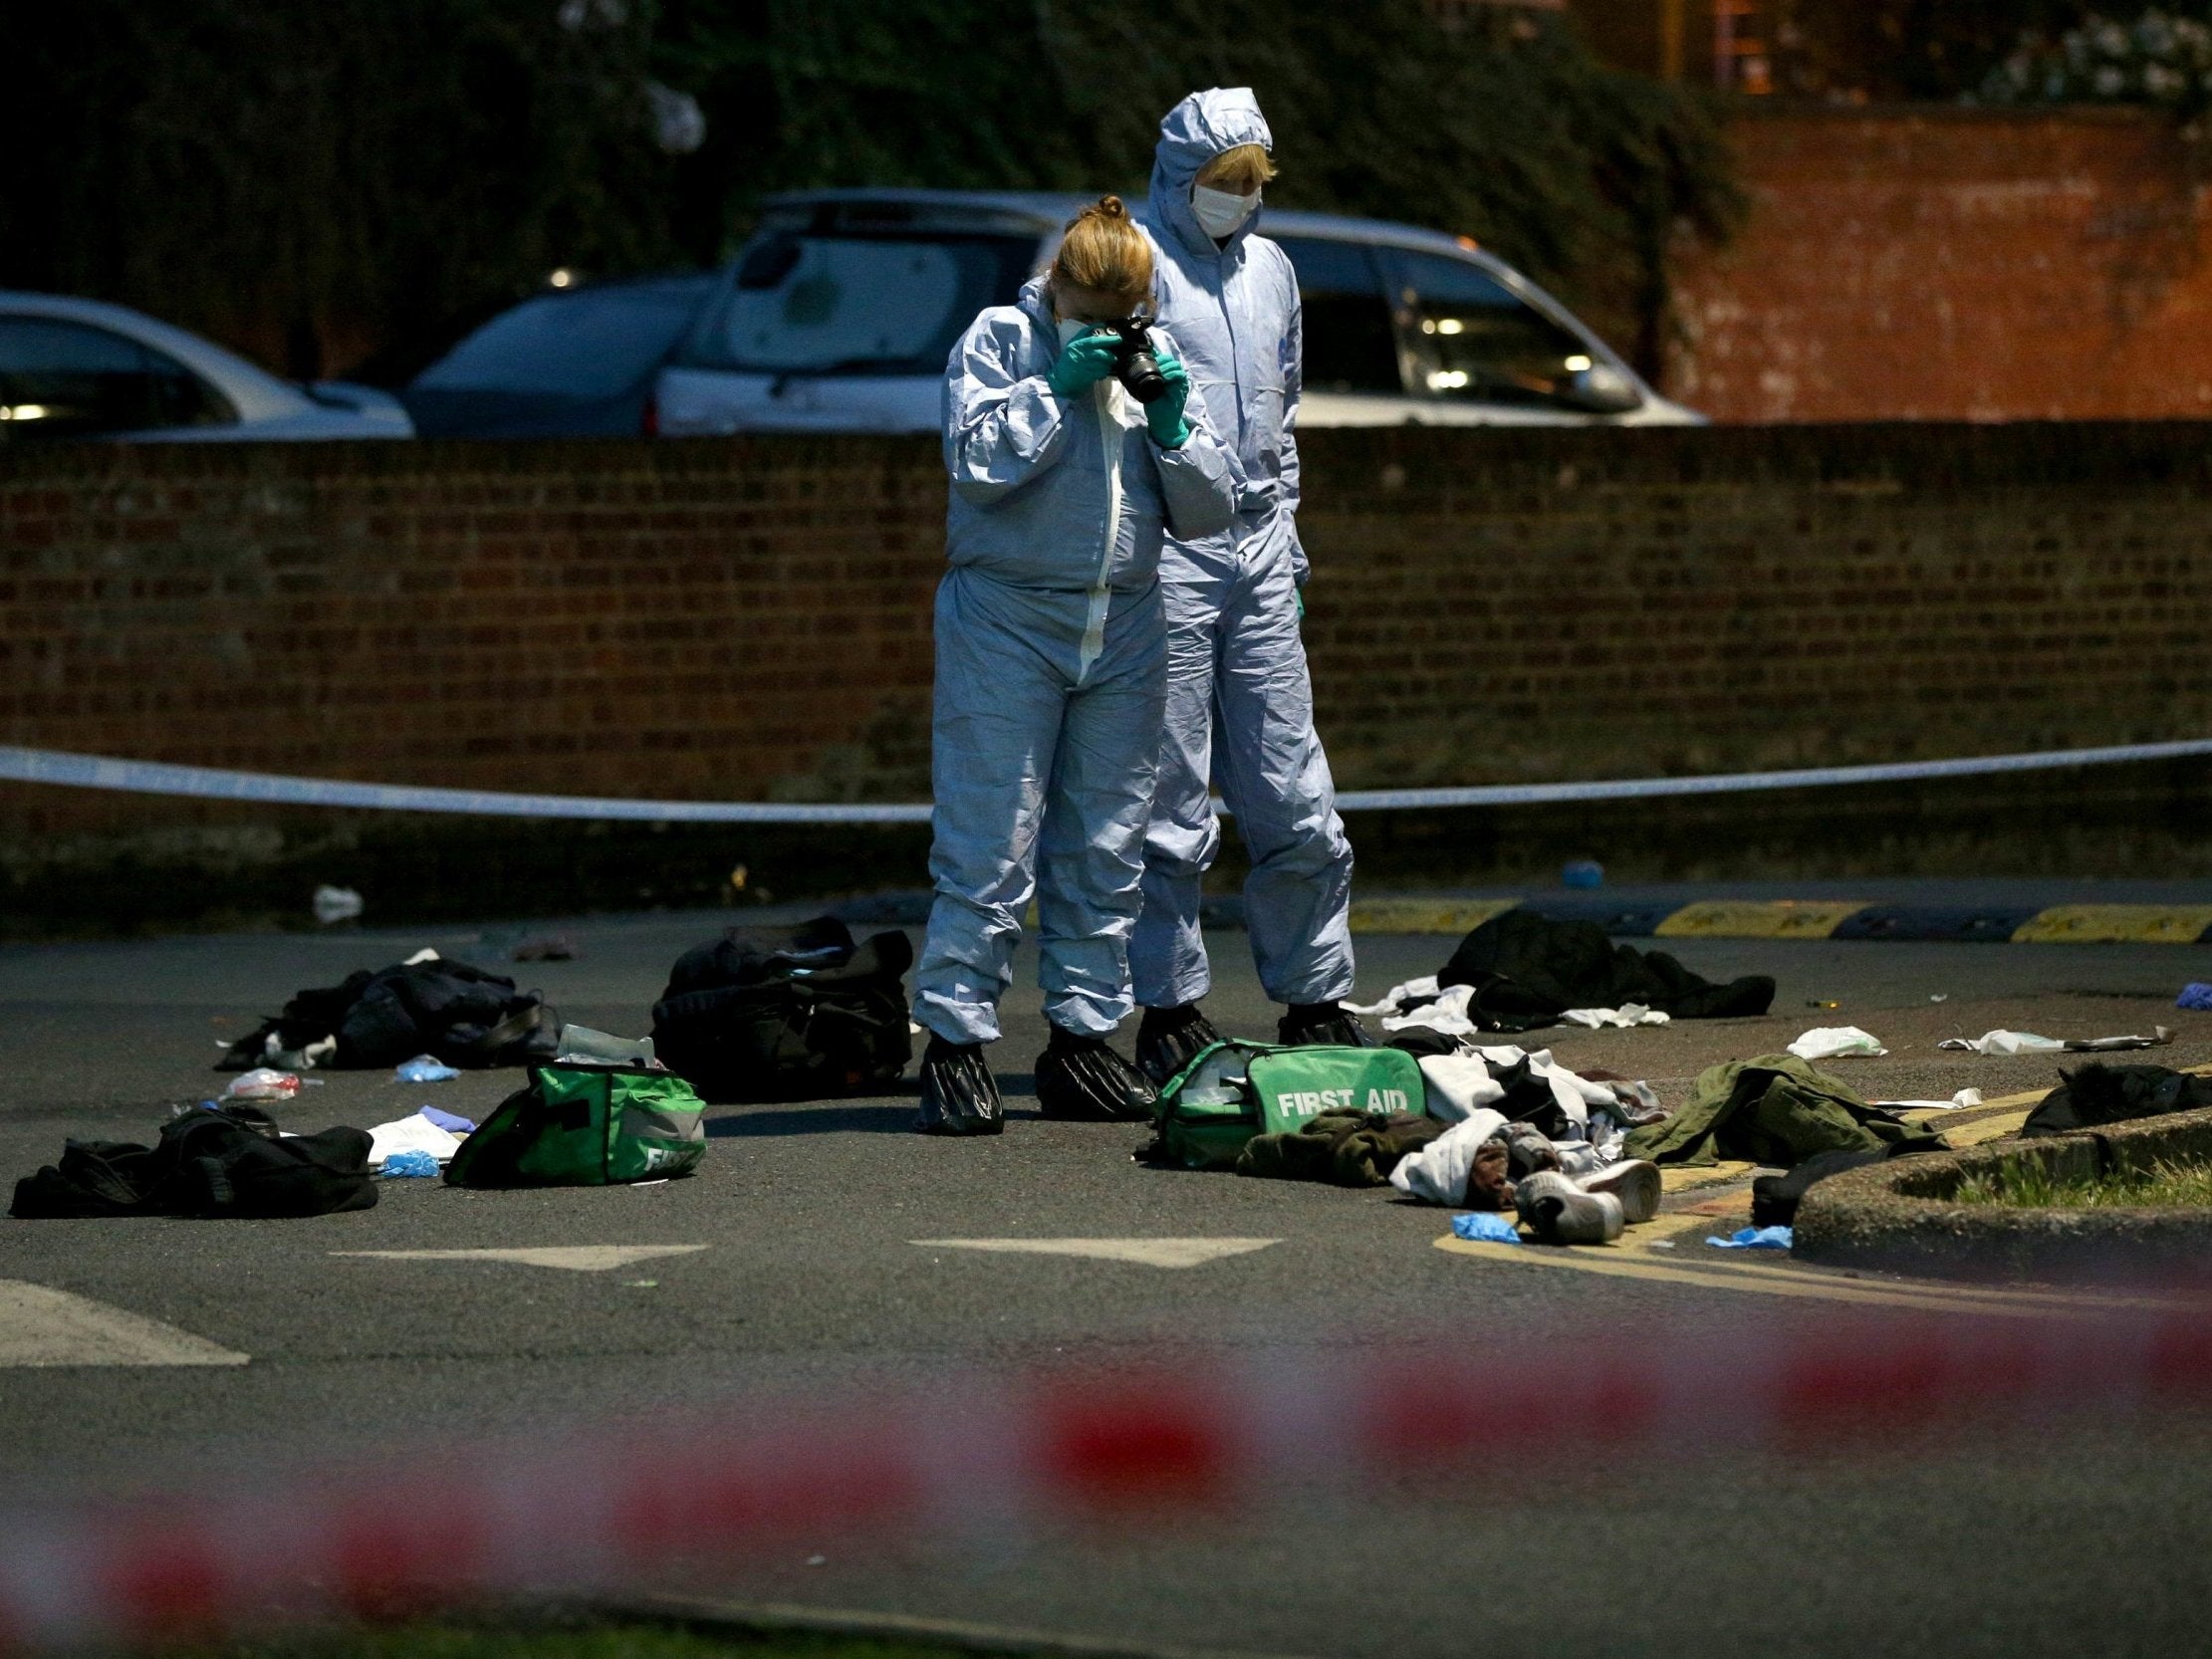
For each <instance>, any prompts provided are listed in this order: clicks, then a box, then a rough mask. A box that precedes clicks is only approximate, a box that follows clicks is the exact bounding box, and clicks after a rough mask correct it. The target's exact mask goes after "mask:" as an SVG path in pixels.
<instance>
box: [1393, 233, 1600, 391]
mask: <svg viewBox="0 0 2212 1659" xmlns="http://www.w3.org/2000/svg"><path fill="white" fill-rule="evenodd" d="M1384 257H1385V260H1386V262H1387V263H1388V264H1389V265H1390V266H1391V267H1392V268H1393V273H1394V278H1395V283H1396V286H1397V289H1398V293H1397V301H1398V307H1397V314H1398V321H1399V325H1400V328H1401V329H1402V330H1403V336H1402V338H1403V340H1404V343H1405V348H1406V355H1408V356H1409V357H1411V359H1412V363H1413V384H1414V387H1415V389H1416V390H1418V391H1422V392H1425V393H1427V394H1428V395H1430V396H1433V397H1442V398H1450V399H1454V400H1459V401H1467V402H1480V403H1506V404H1519V405H1526V406H1538V407H1541V406H1547V405H1556V406H1573V405H1572V402H1571V399H1570V397H1569V391H1570V388H1571V386H1572V384H1573V377H1574V375H1575V373H1576V372H1577V371H1578V370H1580V369H1587V368H1588V367H1590V366H1591V363H1592V360H1593V358H1592V356H1591V348H1590V346H1589V345H1588V344H1587V343H1586V342H1584V341H1583V340H1581V339H1580V338H1578V337H1577V336H1576V335H1574V334H1573V333H1571V332H1570V331H1568V330H1567V329H1565V328H1562V327H1561V326H1560V325H1559V324H1558V323H1556V322H1554V321H1553V320H1552V319H1551V318H1549V317H1546V316H1545V315H1544V314H1543V313H1542V312H1540V311H1538V310H1537V309H1536V308H1535V307H1534V306H1532V305H1530V304H1529V302H1528V301H1526V300H1524V299H1522V298H1521V297H1520V296H1519V295H1518V294H1515V293H1514V292H1513V291H1512V290H1511V289H1510V288H1508V287H1506V285H1505V284H1504V283H1502V282H1500V281H1499V280H1498V279H1497V278H1496V277H1494V276H1492V275H1491V274H1490V273H1489V272H1488V271H1486V270H1484V269H1483V268H1482V266H1480V265H1478V264H1476V263H1475V262H1474V261H1473V260H1469V259H1454V258H1451V257H1450V256H1448V255H1444V254H1427V253H1414V252H1410V251H1406V250H1398V249H1393V250H1391V251H1389V252H1388V253H1387V254H1386V255H1385V256H1384Z"/></svg>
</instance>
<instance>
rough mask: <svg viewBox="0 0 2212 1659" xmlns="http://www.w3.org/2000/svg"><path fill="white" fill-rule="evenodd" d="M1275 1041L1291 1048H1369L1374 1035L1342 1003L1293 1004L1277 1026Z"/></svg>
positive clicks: (1372, 1044)
mask: <svg viewBox="0 0 2212 1659" xmlns="http://www.w3.org/2000/svg"><path fill="white" fill-rule="evenodd" d="M1275 1040H1276V1042H1278V1043H1280V1044H1282V1045H1283V1046H1284V1047H1285V1048H1292V1049H1315V1048H1330V1049H1371V1048H1373V1047H1374V1039H1373V1038H1372V1037H1371V1036H1369V1035H1368V1033H1367V1028H1366V1027H1365V1026H1362V1025H1361V1024H1360V1023H1359V1016H1358V1015H1356V1014H1353V1013H1352V1012H1351V1011H1350V1010H1348V1009H1347V1008H1346V1007H1345V1006H1344V1005H1343V1004H1342V1003H1305V1004H1293V1005H1292V1008H1291V1011H1290V1012H1289V1013H1288V1014H1286V1015H1284V1016H1283V1023H1282V1024H1281V1025H1280V1026H1278V1027H1277V1028H1276V1031H1275Z"/></svg>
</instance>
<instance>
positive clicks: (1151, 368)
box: [1113, 323, 1167, 403]
mask: <svg viewBox="0 0 2212 1659" xmlns="http://www.w3.org/2000/svg"><path fill="white" fill-rule="evenodd" d="M1117 327H1118V329H1119V332H1120V336H1121V350H1120V354H1119V356H1118V358H1117V359H1116V361H1115V364H1114V370H1113V372H1114V377H1115V378H1116V379H1118V380H1119V381H1120V382H1121V384H1122V386H1123V388H1124V389H1125V390H1126V391H1127V392H1128V394H1129V395H1130V396H1131V397H1133V398H1135V399H1136V400H1137V401H1138V402H1139V403H1157V402H1158V401H1159V400H1160V399H1161V398H1162V397H1165V396H1166V395H1167V378H1166V376H1165V375H1163V374H1161V373H1160V371H1159V358H1157V357H1156V356H1154V355H1152V342H1151V337H1150V335H1149V334H1148V333H1147V332H1146V330H1145V327H1144V325H1143V324H1141V323H1123V324H1120V325H1118V326H1117Z"/></svg>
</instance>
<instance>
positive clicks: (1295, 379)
mask: <svg viewBox="0 0 2212 1659" xmlns="http://www.w3.org/2000/svg"><path fill="white" fill-rule="evenodd" d="M1283 264H1284V266H1285V267H1286V269H1285V273H1284V274H1285V276H1287V277H1288V278H1289V281H1290V285H1291V322H1290V327H1289V328H1288V329H1287V330H1285V331H1284V334H1283V512H1284V513H1285V515H1286V516H1287V517H1288V518H1289V519H1290V522H1291V581H1293V582H1294V583H1296V584H1297V585H1298V586H1299V587H1301V588H1303V587H1305V586H1306V579H1307V578H1308V577H1309V576H1311V575H1313V567H1312V566H1311V565H1309V564H1308V563H1307V562H1306V544H1305V542H1303V541H1302V540H1300V538H1299V534H1298V500H1299V487H1300V484H1301V481H1302V475H1301V473H1300V472H1299V466H1298V399H1299V395H1300V394H1301V393H1302V392H1303V391H1304V390H1305V389H1306V306H1305V303H1304V302H1303V301H1302V300H1300V298H1299V296H1298V273H1297V272H1296V271H1295V270H1292V269H1289V266H1290V261H1289V260H1288V259H1286V260H1284V262H1283Z"/></svg>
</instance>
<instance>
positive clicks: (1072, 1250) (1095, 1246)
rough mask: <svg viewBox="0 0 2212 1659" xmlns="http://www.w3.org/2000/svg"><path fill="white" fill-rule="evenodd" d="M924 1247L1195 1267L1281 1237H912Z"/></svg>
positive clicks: (1261, 1246) (1263, 1246) (1261, 1247)
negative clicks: (1081, 1257)
mask: <svg viewBox="0 0 2212 1659" xmlns="http://www.w3.org/2000/svg"><path fill="white" fill-rule="evenodd" d="M907 1242H908V1243H909V1244H914V1245H918V1246H920V1247H921V1248H922V1249H924V1250H991V1251H1001V1252H1005V1253H1007V1254H1010V1255H1022V1256H1095V1257H1097V1258H1098V1259H1099V1260H1100V1261H1102V1262H1136V1263H1140V1264H1141V1265H1143V1266H1144V1267H1147V1268H1195V1267H1202V1266H1203V1265H1204V1264H1206V1263H1208V1262H1218V1261H1220V1260H1221V1259H1222V1258H1223V1257H1224V1256H1245V1255H1249V1254H1250V1253H1251V1252H1253V1251H1255V1250H1265V1249H1267V1247H1268V1246H1269V1245H1273V1244H1281V1243H1282V1242H1283V1241H1282V1240H1281V1239H909V1240H908V1241H907Z"/></svg>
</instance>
